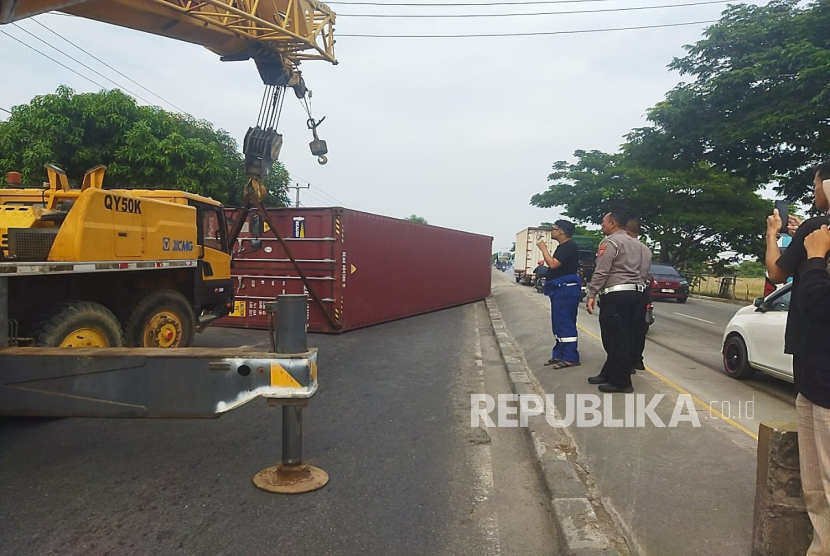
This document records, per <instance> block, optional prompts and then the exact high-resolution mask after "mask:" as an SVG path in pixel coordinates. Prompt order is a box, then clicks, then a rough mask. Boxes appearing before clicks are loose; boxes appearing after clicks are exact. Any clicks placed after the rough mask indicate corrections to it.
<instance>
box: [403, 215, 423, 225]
mask: <svg viewBox="0 0 830 556" xmlns="http://www.w3.org/2000/svg"><path fill="white" fill-rule="evenodd" d="M404 220H409V221H410V222H415V223H416V224H429V222H427V219H426V218H424V217H423V216H417V215H415V214H411V215H409V216H407V217H406V218H404Z"/></svg>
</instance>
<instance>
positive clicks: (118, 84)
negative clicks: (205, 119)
mask: <svg viewBox="0 0 830 556" xmlns="http://www.w3.org/2000/svg"><path fill="white" fill-rule="evenodd" d="M12 25H14V26H15V27H17V28H18V29H20V30H21V31H23V32H24V33H26V34H27V35H29V36H31V37H34V38H35V39H37V40H39V41H40V42H42V43H43V44H45V45H46V46H48V47H49V48H52V49H54V50H57V51H58V52H60V53H61V54H63V55H64V56H66V57H67V58H69V59H70V60H72V61H74V62H77V63H78V64H81V65H82V66H83V67H85V68H86V69H88V70H89V71H91V72H92V73H94V74H95V75H98V76H100V77H103V78H104V79H106V80H107V81H109V82H110V83H112V84H113V85H115V86H116V87H119V88H121V89H124V90H125V91H127V92H128V93H130V94H131V95H133V96H134V97H136V98H139V99H141V100H143V101H144V102H146V103H147V104H152V102H150V101H149V100H147V99H146V98H143V97H141V96H139V95H137V94H135V93H134V92H132V91H131V90H129V89H128V88H126V87H124V86H122V85H121V84H120V83H117V82H115V81H113V80H112V79H110V78H109V77H107V76H106V75H104V74H103V73H101V72H100V71H97V70H95V69H93V68H91V67H89V66H88V65H86V64H85V63H83V62H81V61H80V60H78V59H77V58H75V57H73V56H70V55H69V54H67V53H66V52H64V51H63V50H61V49H60V48H58V47H57V46H54V45H52V44H49V43H48V42H46V41H45V40H44V39H42V38H40V37H38V36H37V35H35V34H34V33H32V32H31V31H29V30H28V29H24V28H23V27H21V26H20V25H18V24H17V23H12ZM104 88H105V89H106V87H104Z"/></svg>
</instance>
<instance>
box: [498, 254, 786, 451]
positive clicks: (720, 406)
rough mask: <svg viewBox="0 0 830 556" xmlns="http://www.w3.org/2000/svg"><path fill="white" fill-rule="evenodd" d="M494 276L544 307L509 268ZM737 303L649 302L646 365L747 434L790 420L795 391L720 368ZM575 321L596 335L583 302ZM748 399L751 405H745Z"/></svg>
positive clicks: (595, 324) (542, 299)
mask: <svg viewBox="0 0 830 556" xmlns="http://www.w3.org/2000/svg"><path fill="white" fill-rule="evenodd" d="M494 277H495V279H496V280H499V282H500V283H508V281H509V283H510V284H511V286H512V287H515V288H518V289H519V290H520V291H522V292H523V293H524V294H525V295H527V296H530V297H531V298H533V299H534V300H535V301H536V302H537V303H538V304H539V305H540V306H544V307H546V308H547V307H549V302H548V300H547V299H546V298H545V297H544V296H543V295H542V294H539V293H536V292H535V290H533V289H532V288H529V287H526V286H520V285H519V284H516V283H515V282H514V281H513V278H512V277H513V271H512V269H508V271H507V272H506V273H504V275H503V276H500V273H496V274H495V275H494ZM494 283H496V282H494ZM747 304H748V303H747ZM741 307H742V305H734V304H731V303H723V302H719V301H710V300H707V299H698V298H692V297H690V298H689V299H688V300H687V301H686V303H677V302H676V301H672V300H666V301H662V300H656V301H654V318H655V323H654V324H653V325H652V326H651V328H650V330H649V333H648V336H647V341H646V350H645V362H646V365H647V366H649V367H650V368H651V369H652V370H653V371H655V372H657V373H659V374H660V375H662V376H663V377H664V378H666V379H668V380H671V381H673V382H674V383H675V384H677V385H678V386H680V387H681V388H684V389H685V390H687V391H688V392H690V393H691V394H692V395H694V396H697V397H698V398H700V399H701V400H703V401H705V402H706V403H708V404H709V405H710V406H711V408H712V409H713V410H716V411H721V410H723V413H724V415H726V416H727V417H729V418H731V419H733V420H734V421H735V422H737V423H739V424H741V425H742V426H743V427H746V429H747V430H749V431H751V432H756V431H757V430H758V425H759V423H761V422H764V421H791V422H794V421H795V407H794V404H795V395H796V392H795V388H794V387H793V385H792V384H790V383H788V382H786V381H783V380H780V379H777V378H772V377H770V376H767V375H764V374H763V373H756V374H755V376H754V377H753V378H752V379H751V380H741V381H739V380H734V379H731V378H728V377H727V376H726V373H725V372H724V370H723V356H722V355H721V347H722V342H723V331H724V329H725V328H726V325H727V323H728V322H729V319H731V318H732V316H733V315H734V314H735V312H736V311H737V310H738V309H740V308H741ZM578 324H579V325H580V326H581V327H583V331H589V332H591V333H592V334H594V335H595V336H596V337H597V338H598V337H599V335H600V331H599V325H598V321H597V318H596V316H595V315H594V316H592V315H588V313H587V311H585V304H584V303H582V304H581V306H580V310H579V316H578ZM748 402H751V403H750V404H749V405H748ZM746 407H751V412H749V413H747V411H746V410H745V408H746ZM738 408H740V410H739V409H738ZM713 415H714V413H713ZM712 418H714V417H712ZM749 440H750V443H748V444H747V447H750V448H752V447H754V440H753V439H751V438H750V439H749Z"/></svg>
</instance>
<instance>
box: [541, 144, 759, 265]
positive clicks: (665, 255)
mask: <svg viewBox="0 0 830 556" xmlns="http://www.w3.org/2000/svg"><path fill="white" fill-rule="evenodd" d="M574 156H576V158H577V159H578V161H577V162H576V163H574V164H569V163H568V162H566V161H558V162H556V163H554V164H553V173H551V174H550V176H549V177H548V180H549V181H550V182H551V184H550V185H549V187H548V189H547V191H545V192H543V193H539V194H536V195H534V196H533V197H532V198H531V204H532V205H535V206H538V207H554V206H557V207H565V214H566V215H567V216H569V217H571V218H572V219H574V220H576V221H579V222H588V223H593V224H599V223H601V222H602V217H603V216H604V215H605V214H606V213H607V212H609V211H611V210H615V209H616V210H623V211H625V212H627V213H629V214H630V215H632V216H634V217H636V218H638V219H639V220H640V226H641V229H642V231H643V233H644V234H645V235H646V236H648V238H650V239H651V240H652V242H654V243H655V244H656V246H657V247H658V251H659V254H660V261H661V262H664V263H670V264H678V263H686V262H695V261H703V260H707V259H712V258H715V257H716V256H717V255H718V254H719V253H721V252H723V251H735V252H736V253H737V255H736V258H737V257H738V256H740V255H744V254H760V253H761V252H762V249H763V245H762V243H761V234H760V233H759V226H760V227H763V222H764V217H765V215H766V214H767V212H768V210H767V209H768V206H767V205H768V203H767V202H766V201H764V200H763V199H761V198H760V196H758V195H757V194H756V193H755V189H754V186H752V185H751V184H748V183H747V182H746V181H745V180H742V179H739V178H736V177H734V176H732V175H731V174H729V173H727V172H725V171H723V170H720V169H717V168H714V167H712V166H711V165H707V164H700V165H698V166H697V167H694V168H691V169H688V170H685V169H676V170H670V171H667V170H662V169H658V170H655V169H653V168H649V167H646V166H643V165H641V164H639V163H636V162H634V161H632V160H631V158H630V157H629V156H628V155H626V154H623V153H617V154H607V153H603V152H600V151H576V152H575V153H574Z"/></svg>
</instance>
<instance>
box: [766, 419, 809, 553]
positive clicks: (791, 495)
mask: <svg viewBox="0 0 830 556" xmlns="http://www.w3.org/2000/svg"><path fill="white" fill-rule="evenodd" d="M753 521H754V523H753V528H752V529H753V530H752V556H804V554H805V553H806V552H807V548H808V547H809V546H810V541H811V539H812V535H813V529H812V525H811V524H810V519H809V517H808V516H807V510H806V509H805V507H804V496H803V494H802V492H801V477H800V473H799V468H798V435H797V433H796V426H795V423H783V422H774V423H761V426H760V428H759V430H758V474H757V476H756V483H755V519H754V520H753Z"/></svg>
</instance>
